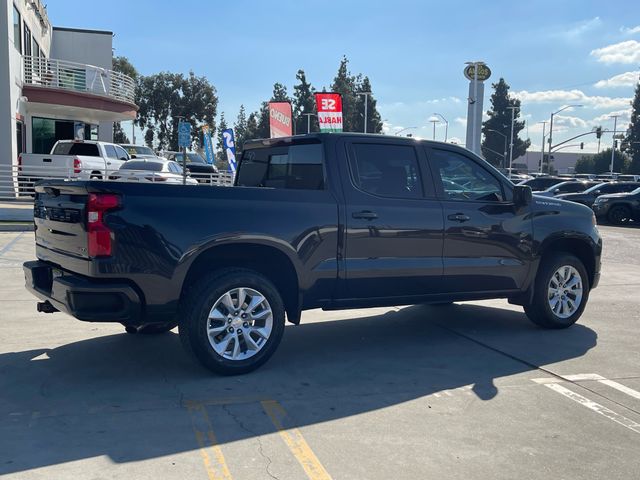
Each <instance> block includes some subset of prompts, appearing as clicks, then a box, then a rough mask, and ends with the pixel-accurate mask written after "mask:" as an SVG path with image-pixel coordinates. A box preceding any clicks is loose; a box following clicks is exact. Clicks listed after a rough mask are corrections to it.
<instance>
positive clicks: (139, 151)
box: [124, 145, 155, 155]
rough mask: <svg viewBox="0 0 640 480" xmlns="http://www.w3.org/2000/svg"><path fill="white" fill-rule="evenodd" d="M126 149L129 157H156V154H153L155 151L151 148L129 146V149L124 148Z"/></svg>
mask: <svg viewBox="0 0 640 480" xmlns="http://www.w3.org/2000/svg"><path fill="white" fill-rule="evenodd" d="M124 149H125V150H126V151H127V153H128V154H129V155H155V153H153V150H151V149H150V148H149V147H142V146H138V145H129V146H127V147H124Z"/></svg>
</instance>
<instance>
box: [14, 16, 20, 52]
mask: <svg viewBox="0 0 640 480" xmlns="http://www.w3.org/2000/svg"><path fill="white" fill-rule="evenodd" d="M21 23H22V22H21V17H20V12H19V11H18V9H17V8H16V6H15V5H14V6H13V44H14V45H15V47H16V48H17V49H18V51H19V52H20V53H22V35H21V25H20V24H21Z"/></svg>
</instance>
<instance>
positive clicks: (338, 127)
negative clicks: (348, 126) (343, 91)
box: [316, 93, 342, 132]
mask: <svg viewBox="0 0 640 480" xmlns="http://www.w3.org/2000/svg"><path fill="white" fill-rule="evenodd" d="M316 106H317V108H318V124H319V125H320V131H321V132H341V131H342V97H341V96H340V94H339V93H316Z"/></svg>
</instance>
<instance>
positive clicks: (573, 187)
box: [533, 180, 601, 197]
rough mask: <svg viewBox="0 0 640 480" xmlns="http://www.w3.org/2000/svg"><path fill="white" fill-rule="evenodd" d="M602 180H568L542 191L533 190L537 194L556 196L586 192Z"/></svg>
mask: <svg viewBox="0 0 640 480" xmlns="http://www.w3.org/2000/svg"><path fill="white" fill-rule="evenodd" d="M600 183H601V182H594V181H582V180H568V181H566V182H561V183H558V184H556V185H553V186H552V187H549V188H547V189H546V190H543V191H542V192H533V193H535V194H536V195H540V196H542V197H555V196H557V195H563V194H565V193H580V192H584V191H585V190H587V189H588V188H591V187H593V186H595V185H600Z"/></svg>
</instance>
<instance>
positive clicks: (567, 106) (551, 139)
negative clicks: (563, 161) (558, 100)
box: [547, 105, 582, 155]
mask: <svg viewBox="0 0 640 480" xmlns="http://www.w3.org/2000/svg"><path fill="white" fill-rule="evenodd" d="M572 107H582V105H565V106H564V107H562V108H561V109H560V110H558V111H557V112H553V113H552V114H551V121H550V122H549V140H547V141H548V142H549V155H551V147H553V138H552V137H553V117H554V115H557V114H558V113H560V112H562V111H564V110H566V109H567V108H572Z"/></svg>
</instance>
